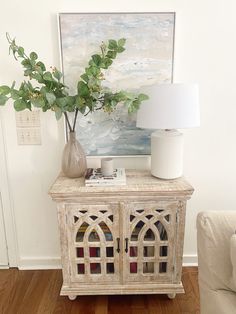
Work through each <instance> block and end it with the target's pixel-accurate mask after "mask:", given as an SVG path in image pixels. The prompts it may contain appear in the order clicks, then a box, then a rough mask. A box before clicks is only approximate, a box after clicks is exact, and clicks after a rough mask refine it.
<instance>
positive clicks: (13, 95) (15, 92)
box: [11, 89, 20, 100]
mask: <svg viewBox="0 0 236 314" xmlns="http://www.w3.org/2000/svg"><path fill="white" fill-rule="evenodd" d="M19 97H20V95H19V91H18V90H17V89H11V98H12V99H13V100H16V99H18V98H19Z"/></svg>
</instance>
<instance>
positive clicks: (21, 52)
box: [17, 47, 25, 57]
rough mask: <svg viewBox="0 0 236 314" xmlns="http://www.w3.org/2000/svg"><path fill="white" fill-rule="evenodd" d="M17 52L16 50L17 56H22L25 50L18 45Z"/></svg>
mask: <svg viewBox="0 0 236 314" xmlns="http://www.w3.org/2000/svg"><path fill="white" fill-rule="evenodd" d="M17 52H18V55H19V57H23V56H24V52H25V50H24V48H23V47H19V48H18V50H17Z"/></svg>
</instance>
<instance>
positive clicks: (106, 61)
mask: <svg viewBox="0 0 236 314" xmlns="http://www.w3.org/2000/svg"><path fill="white" fill-rule="evenodd" d="M112 62H113V61H112V60H111V59H109V58H104V60H103V64H102V65H101V68H103V69H108V68H109V66H110V65H111V64H112Z"/></svg>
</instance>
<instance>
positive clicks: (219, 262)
mask: <svg viewBox="0 0 236 314" xmlns="http://www.w3.org/2000/svg"><path fill="white" fill-rule="evenodd" d="M235 230H236V211H209V212H201V213H199V214H198V217H197V242H198V266H199V285H200V288H201V285H202V286H204V287H205V288H206V289H211V290H218V289H225V290H234V289H235V287H234V285H233V284H232V273H233V269H232V263H231V258H230V239H231V237H232V235H233V234H234V233H235Z"/></svg>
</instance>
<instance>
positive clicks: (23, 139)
mask: <svg viewBox="0 0 236 314" xmlns="http://www.w3.org/2000/svg"><path fill="white" fill-rule="evenodd" d="M17 143H18V145H41V134H40V128H17Z"/></svg>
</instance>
